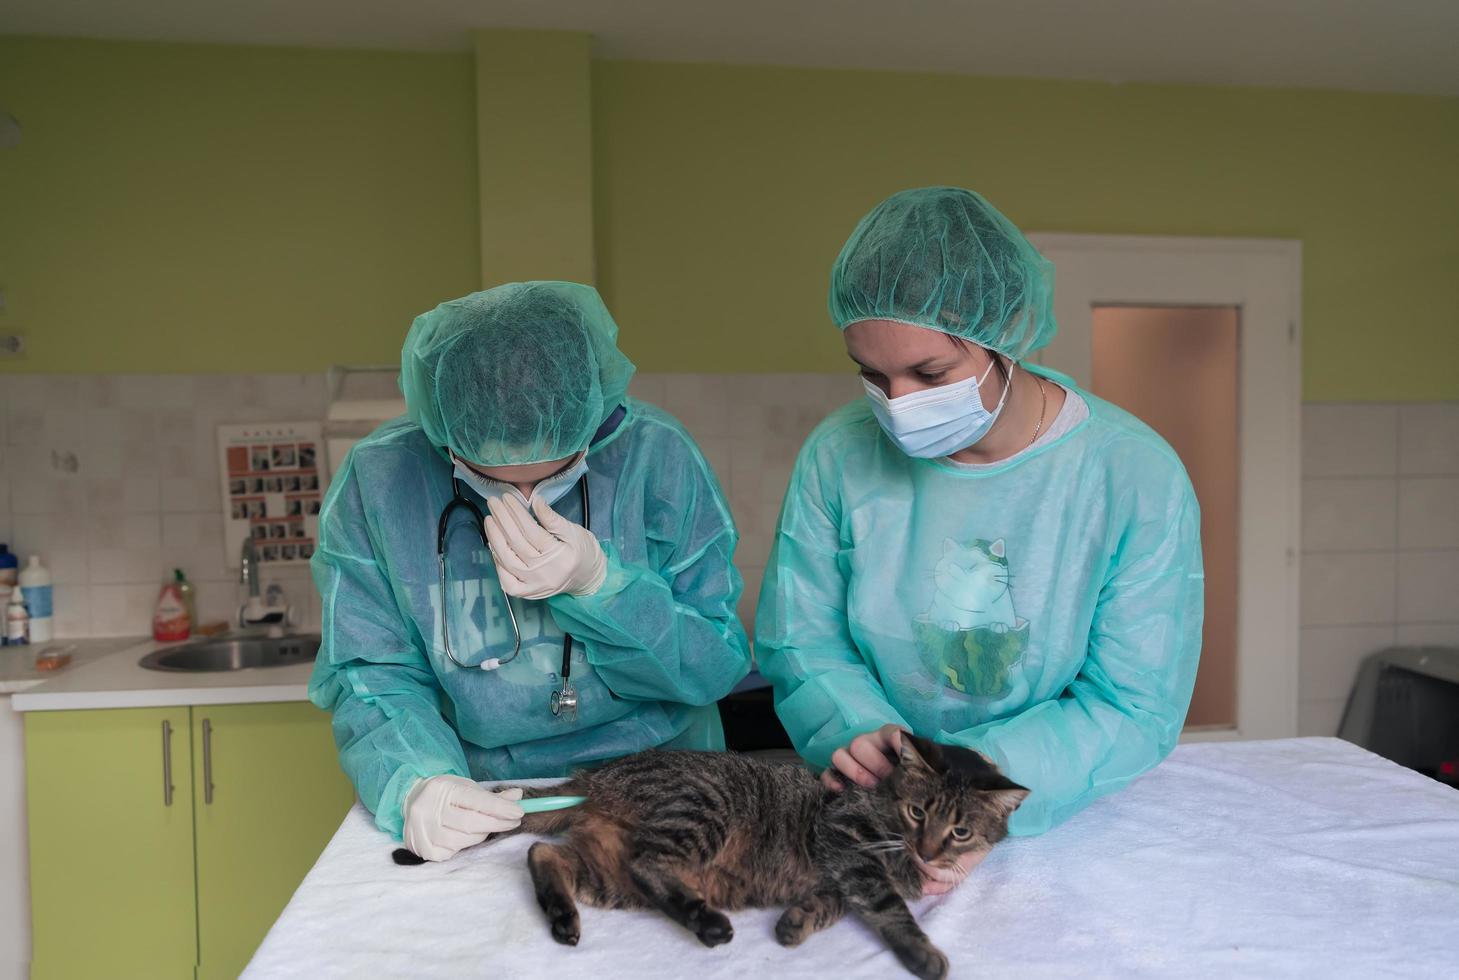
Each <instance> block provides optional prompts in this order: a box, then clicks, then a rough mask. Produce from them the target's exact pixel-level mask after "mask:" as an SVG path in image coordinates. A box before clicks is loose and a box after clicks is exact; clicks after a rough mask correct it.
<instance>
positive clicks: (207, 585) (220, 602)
mask: <svg viewBox="0 0 1459 980" xmlns="http://www.w3.org/2000/svg"><path fill="white" fill-rule="evenodd" d="M193 589H194V590H195V598H196V600H197V607H198V622H199V625H206V624H208V623H213V622H217V621H219V620H222V621H223V622H226V623H228V624H229V625H230V626H231V625H233V624H235V623H236V622H237V621H238V607H239V606H240V605H242V602H243V597H242V593H241V592H240V588H239V585H238V583H237V582H233V581H229V582H194V583H193Z"/></svg>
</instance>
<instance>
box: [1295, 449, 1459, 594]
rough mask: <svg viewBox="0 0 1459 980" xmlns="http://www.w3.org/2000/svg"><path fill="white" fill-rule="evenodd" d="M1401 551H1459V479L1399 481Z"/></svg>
mask: <svg viewBox="0 0 1459 980" xmlns="http://www.w3.org/2000/svg"><path fill="white" fill-rule="evenodd" d="M1304 509H1305V508H1304ZM1398 547H1400V548H1459V477H1446V476H1433V477H1405V478H1403V479H1401V480H1399V481H1398ZM1456 587H1459V586H1456Z"/></svg>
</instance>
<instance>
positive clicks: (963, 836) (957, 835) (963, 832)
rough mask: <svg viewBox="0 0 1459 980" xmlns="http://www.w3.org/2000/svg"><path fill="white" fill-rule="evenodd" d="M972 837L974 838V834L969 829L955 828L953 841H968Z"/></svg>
mask: <svg viewBox="0 0 1459 980" xmlns="http://www.w3.org/2000/svg"><path fill="white" fill-rule="evenodd" d="M971 836H973V832H972V831H971V830H969V829H968V828H966V827H954V828H952V839H953V840H967V839H968V838H969V837H971Z"/></svg>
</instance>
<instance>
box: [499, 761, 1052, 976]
mask: <svg viewBox="0 0 1459 980" xmlns="http://www.w3.org/2000/svg"><path fill="white" fill-rule="evenodd" d="M558 794H574V795H583V796H586V797H587V802H585V803H583V804H582V805H581V806H579V807H576V808H574V809H569V810H557V811H553V812H549V813H540V814H530V815H528V816H527V817H526V818H525V819H524V820H523V821H522V825H521V830H522V831H525V832H527V833H532V834H542V835H562V836H564V837H565V838H566V839H565V840H564V841H562V842H560V843H548V842H545V841H544V842H539V843H537V844H534V845H532V848H531V850H530V851H529V852H528V857H527V863H528V866H529V868H530V869H531V873H532V881H533V884H534V886H535V889H536V894H537V901H538V903H539V904H540V905H541V906H542V909H543V911H544V912H546V913H547V918H548V920H549V922H550V924H551V929H552V936H553V938H554V939H556V940H557V941H558V942H560V943H565V944H568V945H576V944H577V942H578V939H579V935H580V922H579V917H578V910H577V904H576V901H575V900H578V899H580V900H582V901H585V902H587V903H589V904H591V905H596V906H601V907H605V908H644V907H647V908H656V909H659V910H660V911H662V912H663V913H664V914H666V915H668V916H669V917H670V918H672V919H673V920H674V921H676V922H678V923H680V924H681V925H683V926H684V927H685V928H687V929H689V930H690V931H691V932H693V933H694V934H695V935H696V936H697V937H698V938H699V940H700V941H701V942H703V943H704V944H705V945H706V946H716V945H719V944H720V943H725V942H729V941H730V939H731V938H733V936H734V929H733V927H732V926H731V925H730V921H729V919H728V918H727V917H726V916H725V914H724V912H723V910H725V909H738V908H744V907H746V906H785V907H786V908H785V912H784V913H783V914H782V915H781V917H780V921H779V922H778V924H777V925H776V928H775V936H776V939H777V940H778V941H779V942H780V943H781V944H782V945H784V946H795V945H798V944H799V943H800V942H802V941H803V940H804V939H805V938H806V937H807V936H809V935H810V934H811V933H813V932H815V931H816V930H818V929H824V928H826V927H827V926H829V925H831V924H833V923H834V922H836V920H838V919H840V918H841V916H842V915H843V914H845V913H846V912H852V913H855V914H856V915H858V916H859V917H860V918H861V919H862V920H864V921H865V922H866V923H867V924H868V925H870V926H871V927H872V928H873V929H875V930H876V931H877V932H878V933H879V934H880V935H881V936H882V938H883V939H884V940H885V941H886V943H887V944H888V946H890V948H891V949H892V950H893V951H894V952H895V953H896V955H897V958H898V959H899V960H900V961H901V962H902V964H903V965H904V966H906V968H907V969H908V970H910V971H911V972H912V973H914V974H916V975H917V976H919V977H926V978H940V977H943V976H945V975H946V973H947V958H946V957H945V956H944V955H943V954H942V952H941V951H940V950H938V949H937V947H936V946H934V945H933V944H932V942H931V940H929V939H928V938H927V935H926V934H925V933H924V932H923V931H922V929H921V927H920V926H918V925H917V922H916V920H915V919H913V917H912V913H911V912H910V911H909V910H908V908H907V899H910V898H915V897H917V896H919V895H921V893H922V885H923V874H922V872H921V871H919V870H918V864H917V861H918V858H919V857H920V859H921V860H922V861H923V862H925V863H926V864H928V865H931V866H932V867H934V868H955V867H956V861H957V859H958V857H959V856H961V855H962V854H964V853H966V852H968V851H971V850H986V849H987V848H990V847H992V846H993V845H994V844H996V843H997V842H998V841H1000V840H1002V839H1003V838H1004V837H1005V836H1006V835H1007V832H1008V816H1009V814H1011V813H1012V812H1013V810H1014V809H1015V808H1016V807H1017V806H1018V805H1019V803H1021V802H1022V801H1023V798H1024V797H1025V796H1027V795H1028V793H1027V790H1025V789H1024V788H1023V787H1021V786H1018V785H1017V784H1015V783H1012V782H1010V781H1009V780H1008V779H1007V778H1005V777H1004V776H1003V775H1002V774H1001V773H1000V772H999V771H998V770H997V769H996V768H995V767H994V766H993V765H992V764H991V763H989V762H988V761H987V760H986V759H984V758H983V757H982V756H980V755H978V754H977V753H975V752H970V751H968V750H966V749H961V748H955V747H949V746H942V745H936V744H934V743H932V742H928V741H926V740H924V739H920V738H915V737H911V736H907V735H905V734H904V735H903V737H902V753H901V758H900V760H899V764H898V765H897V767H896V768H895V770H894V771H893V773H892V775H891V776H889V777H887V778H886V779H883V780H882V781H881V783H880V784H879V785H878V786H877V787H876V788H875V789H865V788H862V787H860V786H856V785H848V786H847V787H846V789H845V790H844V791H842V792H833V791H831V790H828V789H826V788H824V787H823V786H822V784H821V782H820V781H819V780H818V779H816V778H815V777H814V776H813V775H812V774H811V773H810V772H809V771H807V770H806V769H804V768H802V767H800V766H792V765H785V764H782V763H774V762H767V761H762V760H758V759H754V758H751V757H748V756H741V755H735V754H733V753H716V752H677V751H664V752H661V751H649V752H641V753H638V754H637V755H632V756H628V757H626V758H623V759H619V760H617V761H615V762H610V763H608V764H606V765H604V766H601V767H599V768H597V769H592V770H588V771H585V772H582V773H579V774H578V775H577V776H575V777H573V779H572V780H571V781H569V782H568V783H567V784H565V785H562V786H554V787H552V788H550V789H533V790H528V791H527V793H526V795H528V796H546V795H558ZM914 852H916V854H917V856H914Z"/></svg>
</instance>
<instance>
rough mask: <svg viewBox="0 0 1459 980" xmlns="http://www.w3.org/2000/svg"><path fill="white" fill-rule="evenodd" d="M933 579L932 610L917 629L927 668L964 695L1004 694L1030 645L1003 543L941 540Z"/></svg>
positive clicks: (919, 623)
mask: <svg viewBox="0 0 1459 980" xmlns="http://www.w3.org/2000/svg"><path fill="white" fill-rule="evenodd" d="M932 577H933V585H934V587H935V589H936V591H935V592H934V594H933V598H932V606H931V608H929V609H928V610H927V615H926V616H925V617H923V618H922V619H921V620H919V621H918V623H917V624H916V630H915V631H916V633H917V636H918V639H919V641H920V643H921V646H922V649H923V654H924V659H925V660H928V661H929V663H928V666H929V667H931V668H932V670H933V671H934V672H935V673H937V674H939V675H941V676H942V677H943V678H944V679H945V680H946V682H947V684H948V686H950V687H952V688H953V689H954V690H957V691H961V692H963V693H965V694H978V695H982V696H990V697H997V696H1000V695H1002V694H1004V693H1006V692H1007V690H1008V688H1009V684H1008V670H1009V668H1010V667H1011V666H1012V665H1013V664H1014V663H1016V662H1017V661H1018V660H1019V659H1020V658H1021V657H1022V656H1023V652H1024V649H1025V647H1026V646H1027V643H1028V621H1027V620H1023V619H1019V618H1018V614H1017V613H1016V612H1015V610H1014V608H1013V579H1012V573H1011V572H1010V570H1009V564H1008V555H1007V546H1006V545H1005V543H1004V541H1003V539H1002V538H999V539H998V540H996V541H986V540H983V539H977V540H974V541H973V542H972V543H971V544H969V545H966V546H965V545H960V544H958V543H957V542H956V541H954V540H952V539H951V538H948V539H945V540H944V541H943V543H942V557H941V558H940V559H939V560H938V562H937V566H936V568H934V570H933V576H932Z"/></svg>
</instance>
